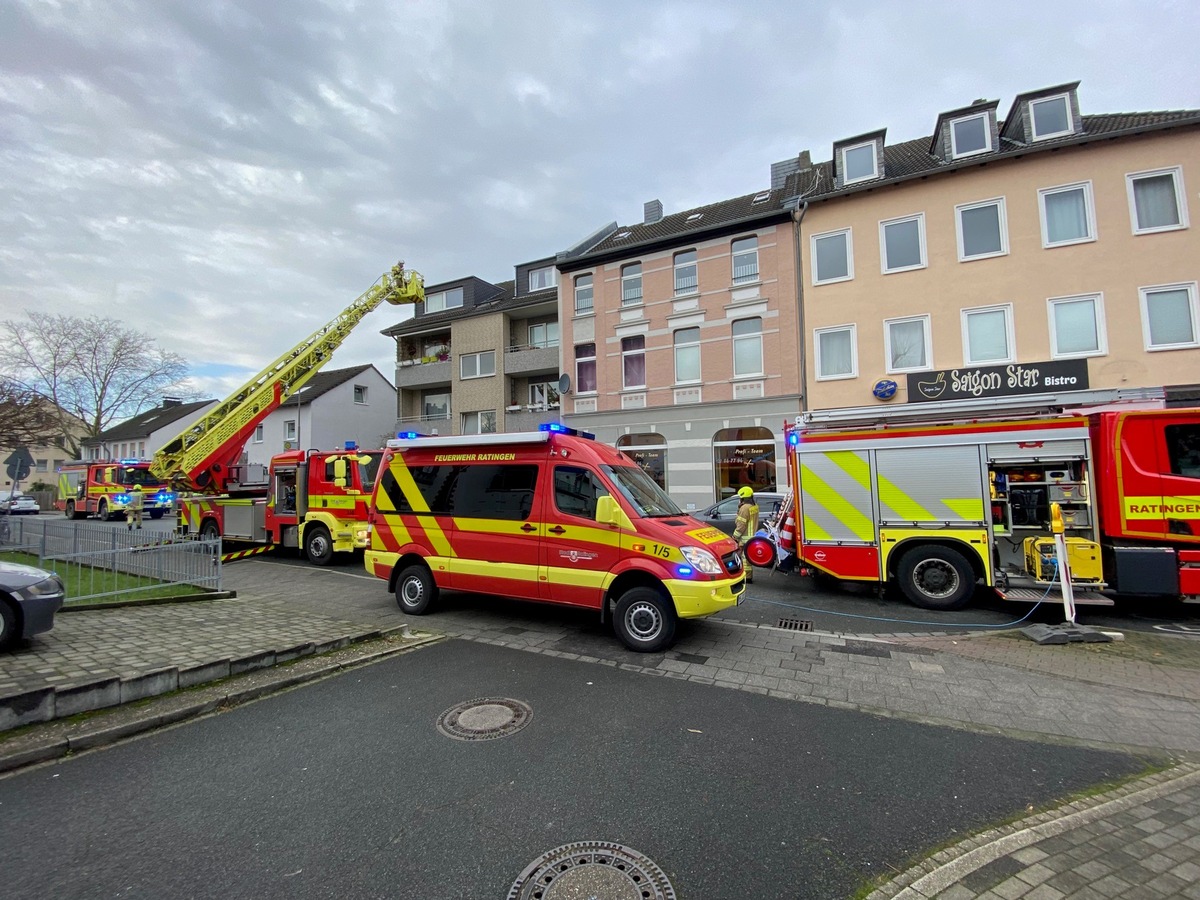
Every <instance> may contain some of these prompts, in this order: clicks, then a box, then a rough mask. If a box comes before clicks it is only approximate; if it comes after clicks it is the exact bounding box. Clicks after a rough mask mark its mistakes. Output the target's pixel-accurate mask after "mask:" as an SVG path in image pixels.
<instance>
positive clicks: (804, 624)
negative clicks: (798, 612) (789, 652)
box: [779, 619, 813, 631]
mask: <svg viewBox="0 0 1200 900" xmlns="http://www.w3.org/2000/svg"><path fill="white" fill-rule="evenodd" d="M779 627H780V628H786V629H787V630H788V631H812V630H813V623H812V622H810V621H808V620H807V619H780V620H779Z"/></svg>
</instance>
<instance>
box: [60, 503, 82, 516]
mask: <svg viewBox="0 0 1200 900" xmlns="http://www.w3.org/2000/svg"><path fill="white" fill-rule="evenodd" d="M63 515H65V516H66V517H67V518H68V519H82V518H83V516H81V515H80V514H79V513H78V512H76V511H75V501H74V500H68V501H67V507H66V509H64V510H63Z"/></svg>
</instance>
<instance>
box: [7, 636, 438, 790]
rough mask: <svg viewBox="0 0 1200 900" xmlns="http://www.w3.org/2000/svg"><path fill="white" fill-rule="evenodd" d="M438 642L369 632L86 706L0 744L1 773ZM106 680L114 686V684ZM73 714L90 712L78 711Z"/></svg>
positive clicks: (109, 688) (107, 691) (109, 692)
mask: <svg viewBox="0 0 1200 900" xmlns="http://www.w3.org/2000/svg"><path fill="white" fill-rule="evenodd" d="M441 640H443V636H442V635H440V634H435V633H426V632H422V633H417V634H413V633H411V632H410V630H409V626H408V625H401V626H399V627H397V628H389V629H384V630H382V631H374V632H370V633H369V635H368V636H366V637H365V638H364V639H359V640H357V641H355V642H354V643H351V642H350V641H349V640H348V639H342V640H339V641H333V642H329V643H328V645H324V644H323V645H315V647H314V645H312V644H308V645H305V648H306V649H307V648H314V649H312V650H311V651H310V652H309V653H307V654H304V655H303V658H299V659H298V657H297V656H296V655H293V656H291V657H288V658H287V659H285V660H278V661H279V662H284V661H288V660H290V661H291V664H290V665H288V666H286V668H279V667H278V666H277V665H276V661H275V656H276V655H275V654H270V655H271V657H272V662H271V663H270V664H269V665H268V666H266V667H259V668H256V669H251V670H246V671H244V672H243V673H242V674H240V675H239V674H236V673H233V674H231V672H230V669H229V668H225V669H224V674H223V675H218V677H219V678H222V679H224V678H226V677H228V680H222V681H221V682H220V683H218V684H209V685H207V686H203V685H201V686H198V687H195V688H193V689H189V690H183V691H181V690H178V689H176V688H172V689H171V690H172V692H173V693H171V694H170V695H169V696H168V695H164V694H155V695H152V696H151V698H150V699H149V701H148V702H147V703H143V704H136V703H135V704H133V705H125V706H115V705H114V704H106V705H107V706H113V707H114V708H111V709H102V708H97V707H93V708H92V709H93V710H95V709H100V710H101V711H99V712H97V713H96V715H94V716H92V717H89V718H87V719H85V720H84V721H81V722H66V721H63V720H61V719H59V720H57V721H48V722H40V723H36V724H34V725H33V726H32V727H31V728H30V729H29V730H28V731H27V732H25V733H23V734H20V735H14V736H11V737H9V738H8V739H6V740H0V773H3V772H11V771H14V770H16V769H21V768H24V767H26V766H31V765H35V764H37V763H42V762H49V761H52V760H55V759H61V758H63V757H65V756H68V755H70V754H72V753H78V752H81V751H83V750H90V749H93V748H95V747H102V746H106V745H109V744H113V743H116V742H117V741H120V740H123V739H125V738H128V737H131V736H133V735H136V734H140V733H142V732H145V731H150V730H153V729H156V728H161V727H163V726H166V725H173V724H175V723H177V722H182V721H186V720H188V719H194V718H197V717H199V716H203V715H207V714H208V713H211V712H214V711H216V710H218V709H226V708H230V707H234V706H240V705H242V704H245V703H250V702H252V701H254V700H257V699H260V698H262V697H265V696H268V695H270V694H274V693H278V692H279V691H284V690H288V689H289V688H293V687H296V686H297V685H301V684H305V683H308V682H312V681H316V680H318V679H321V678H325V677H328V676H330V675H335V674H337V673H339V672H342V671H345V670H347V669H352V668H356V667H358V666H363V665H369V664H370V663H374V662H379V661H381V660H384V659H387V658H388V657H391V656H396V655H399V654H401V653H406V652H408V651H409V650H412V649H415V648H417V647H421V646H423V645H425V644H429V643H434V642H437V641H441ZM265 655H266V654H260V656H265ZM297 659H298V661H297ZM206 668H208V669H209V671H219V670H218V669H215V668H214V667H211V666H210V667H206ZM109 681H111V682H118V679H109ZM89 687H90V686H89ZM114 688H117V689H118V690H119V688H120V685H119V684H113V685H110V684H108V683H107V682H105V683H104V685H103V686H102V688H101V689H102V691H103V692H104V697H105V698H106V699H111V697H112V696H114V695H117V691H115V690H114ZM39 693H44V692H39ZM78 711H90V710H84V709H82V708H81V709H80V710H77V712H78ZM0 737H2V736H0Z"/></svg>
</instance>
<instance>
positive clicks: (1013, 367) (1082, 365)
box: [908, 359, 1088, 403]
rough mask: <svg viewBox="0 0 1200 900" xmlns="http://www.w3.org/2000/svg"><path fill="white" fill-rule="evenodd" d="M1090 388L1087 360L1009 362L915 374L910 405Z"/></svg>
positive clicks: (911, 381) (909, 379) (909, 393)
mask: <svg viewBox="0 0 1200 900" xmlns="http://www.w3.org/2000/svg"><path fill="white" fill-rule="evenodd" d="M1087 387H1088V367H1087V360H1086V359H1060V360H1054V361H1052V362H1039V363H1009V364H1008V365H1004V366H977V367H974V368H969V369H941V370H940V371H936V372H913V373H912V374H910V375H909V376H908V401H909V402H910V403H922V402H930V401H934V400H975V399H980V398H983V397H1010V396H1012V395H1014V394H1053V393H1058V392H1060V391H1082V390H1086V389H1087Z"/></svg>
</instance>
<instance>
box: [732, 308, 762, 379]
mask: <svg viewBox="0 0 1200 900" xmlns="http://www.w3.org/2000/svg"><path fill="white" fill-rule="evenodd" d="M762 373H763V343H762V319H758V318H754V319H739V320H738V321H736V322H734V323H733V377H734V378H740V377H743V376H746V375H761V374H762Z"/></svg>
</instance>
